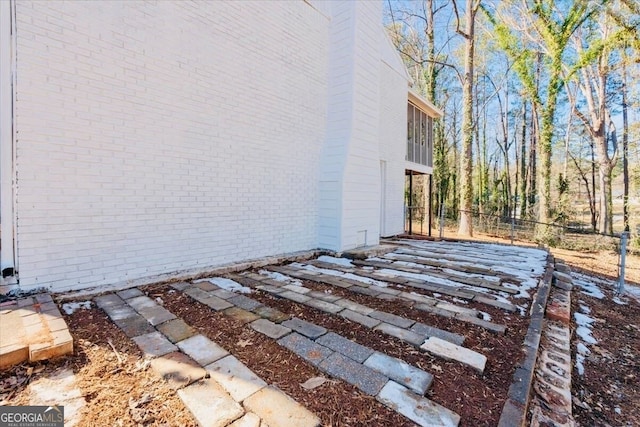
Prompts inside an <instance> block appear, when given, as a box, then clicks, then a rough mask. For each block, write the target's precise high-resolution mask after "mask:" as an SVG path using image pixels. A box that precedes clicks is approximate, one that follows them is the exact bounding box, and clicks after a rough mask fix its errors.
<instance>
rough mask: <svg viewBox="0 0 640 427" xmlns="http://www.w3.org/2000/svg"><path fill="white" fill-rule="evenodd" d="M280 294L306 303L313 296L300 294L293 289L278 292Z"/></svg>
mask: <svg viewBox="0 0 640 427" xmlns="http://www.w3.org/2000/svg"><path fill="white" fill-rule="evenodd" d="M278 296H280V297H282V298H286V299H288V300H291V301H294V302H299V303H301V304H304V303H306V302H307V301H309V300H310V299H311V298H310V297H308V296H306V295H303V294H300V293H298V292H293V291H284V292H281V293H279V294H278Z"/></svg>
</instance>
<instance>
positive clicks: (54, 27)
mask: <svg viewBox="0 0 640 427" xmlns="http://www.w3.org/2000/svg"><path fill="white" fill-rule="evenodd" d="M16 7H17V11H16V14H17V49H18V59H17V81H18V84H17V95H16V97H17V101H16V125H17V129H18V135H17V141H16V157H17V160H16V168H17V186H18V192H17V201H16V207H17V233H18V234H17V241H18V248H17V250H18V256H19V265H18V267H19V271H20V284H21V286H22V287H24V288H30V287H35V286H48V287H51V288H52V289H54V290H56V291H63V290H67V289H72V288H81V287H87V286H98V285H103V284H113V283H119V282H124V281H127V280H134V279H139V278H142V277H151V276H154V275H159V274H163V273H171V272H176V271H190V270H198V269H202V268H206V267H208V266H215V265H220V264H224V263H228V262H233V261H239V260H245V259H251V258H258V257H262V256H265V255H272V254H278V253H287V252H292V251H297V250H303V249H310V248H314V247H316V246H317V244H318V242H317V230H318V221H319V220H318V204H319V197H320V196H319V195H320V190H319V187H318V186H319V184H318V176H319V173H320V170H319V162H318V159H319V157H320V150H321V147H322V144H323V143H324V141H325V133H324V129H325V128H326V119H327V113H326V111H327V107H326V106H327V69H328V37H329V33H328V26H329V19H328V18H327V16H326V15H325V14H323V13H321V12H320V11H319V10H317V9H316V8H314V7H312V6H311V5H310V4H308V3H306V2H303V1H300V2H289V1H287V2H281V3H279V4H274V2H262V1H256V2H219V1H216V2H200V3H187V2H128V1H127V2H121V1H117V2H111V1H101V2H56V1H48V2H27V1H20V2H17V4H16ZM377 19H378V20H379V17H378V18H377Z"/></svg>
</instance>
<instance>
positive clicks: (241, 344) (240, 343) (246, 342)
mask: <svg viewBox="0 0 640 427" xmlns="http://www.w3.org/2000/svg"><path fill="white" fill-rule="evenodd" d="M251 344H253V342H252V341H251V340H240V341H238V346H239V347H242V348H245V347H246V346H248V345H251Z"/></svg>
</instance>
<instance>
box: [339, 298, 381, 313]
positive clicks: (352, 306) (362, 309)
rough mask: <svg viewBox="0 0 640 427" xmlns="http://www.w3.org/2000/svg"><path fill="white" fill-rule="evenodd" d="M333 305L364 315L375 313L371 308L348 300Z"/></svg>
mask: <svg viewBox="0 0 640 427" xmlns="http://www.w3.org/2000/svg"><path fill="white" fill-rule="evenodd" d="M335 304H336V305H339V306H341V307H344V308H348V309H349V310H351V311H355V312H357V313H360V314H364V315H367V314H369V313H372V312H373V311H375V310H374V309H373V308H370V307H367V306H366V305H362V304H358V303H357V302H355V301H351V300H348V299H341V300H338V301H336V302H335Z"/></svg>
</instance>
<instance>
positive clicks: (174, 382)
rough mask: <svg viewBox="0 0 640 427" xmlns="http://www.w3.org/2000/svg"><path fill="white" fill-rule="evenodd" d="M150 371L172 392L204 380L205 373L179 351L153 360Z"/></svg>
mask: <svg viewBox="0 0 640 427" xmlns="http://www.w3.org/2000/svg"><path fill="white" fill-rule="evenodd" d="M151 369H153V371H154V372H155V373H156V375H158V376H159V377H161V378H162V379H164V380H165V381H167V383H168V384H169V387H171V388H172V389H174V390H177V389H179V388H182V387H185V386H187V385H189V384H191V383H192V382H194V381H198V380H199V379H201V378H204V376H205V375H206V373H207V371H205V370H204V369H203V368H202V367H201V366H199V365H198V364H197V363H196V362H195V361H194V360H193V359H191V358H190V357H188V356H187V355H185V354H184V353H180V352H179V351H176V352H173V353H169V354H166V355H164V356H160V357H158V358H156V359H153V360H152V361H151Z"/></svg>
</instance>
